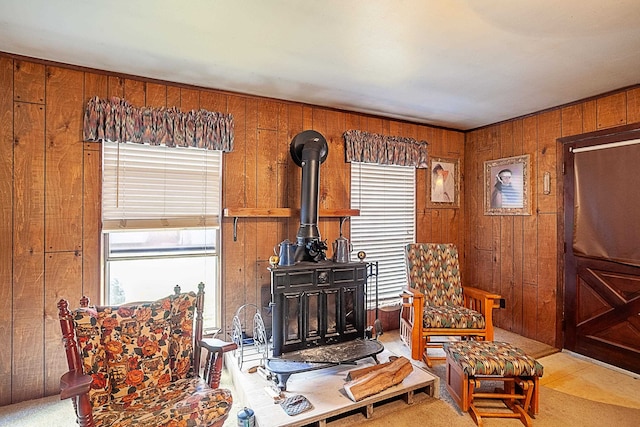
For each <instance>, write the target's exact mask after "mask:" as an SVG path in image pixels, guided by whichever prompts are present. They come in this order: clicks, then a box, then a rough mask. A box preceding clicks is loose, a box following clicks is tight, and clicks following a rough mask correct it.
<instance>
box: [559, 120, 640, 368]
mask: <svg viewBox="0 0 640 427" xmlns="http://www.w3.org/2000/svg"><path fill="white" fill-rule="evenodd" d="M639 131H640V126H638V125H635V126H626V127H624V128H620V129H619V131H618V132H616V131H615V130H607V131H604V132H603V131H600V132H592V133H590V134H585V135H580V136H577V137H571V138H562V139H560V140H559V141H560V142H561V143H563V144H564V146H563V153H564V154H563V156H564V169H565V174H564V180H563V191H564V197H563V202H564V224H563V226H564V242H565V254H564V326H565V328H564V348H566V349H567V350H570V351H574V352H576V353H579V354H583V355H585V356H588V357H591V358H594V359H597V360H601V361H603V362H605V363H608V364H611V365H614V366H618V367H620V368H623V369H626V370H629V371H632V372H636V373H640V266H638V263H637V262H636V263H623V262H620V261H612V260H611V259H606V257H604V256H602V253H598V254H597V255H596V256H592V257H589V256H582V255H583V254H580V255H576V254H575V253H574V251H573V245H572V244H573V242H574V235H573V233H574V230H575V229H576V224H575V223H574V222H575V220H576V214H577V212H576V210H575V204H576V203H575V194H576V189H575V187H576V183H575V174H574V172H575V170H574V154H573V149H575V148H582V147H590V146H594V145H600V144H608V143H613V142H617V141H626V140H631V139H637V138H638V137H639ZM628 172H629V177H630V178H631V182H633V180H637V179H640V178H638V177H639V176H640V168H637V167H634V168H633V170H630V171H628ZM627 182H629V181H627ZM582 184H583V192H584V194H586V195H587V196H589V198H590V200H588V201H587V202H588V203H583V205H591V206H592V207H595V208H597V209H608V207H610V206H607V205H606V204H604V203H599V201H598V200H595V199H591V197H593V196H590V195H591V194H596V193H598V191H595V190H597V189H596V188H594V186H597V185H598V180H597V179H596V180H591V182H590V183H589V185H588V186H587V187H584V183H582ZM585 190H586V191H585ZM591 190H594V191H591ZM628 197H633V196H631V195H629V196H628ZM624 206H626V201H625V200H620V201H616V206H615V207H616V208H618V209H617V210H618V211H621V212H622V214H621V215H619V217H616V218H615V221H616V223H615V226H616V228H617V227H619V226H621V227H623V229H624V227H627V230H629V232H628V234H627V238H631V239H632V240H635V238H633V237H632V236H633V235H637V229H638V227H640V223H638V213H637V211H626V212H625V210H624V208H623V209H620V208H621V207H624ZM584 207H585V206H582V208H584ZM609 211H610V210H609ZM598 212H599V211H595V214H594V216H593V217H594V218H596V219H602V218H601V215H600V214H599V213H598ZM608 231H609V228H607V227H606V226H605V227H604V228H601V229H600V230H599V232H600V234H602V235H603V236H604V238H605V239H607V238H609V237H610V233H608ZM624 237H625V236H623V237H622V238H623V239H624ZM596 238H597V236H596ZM589 243H590V244H591V243H592V244H593V247H596V248H597V247H598V245H599V241H598V240H593V241H592V242H589ZM622 243H624V245H627V246H628V244H629V243H631V244H632V245H633V244H634V242H632V241H628V240H625V241H624V242H622ZM624 245H623V246H624ZM618 247H622V246H615V247H613V248H614V249H616V248H618ZM596 252H597V251H596ZM605 252H606V251H605Z"/></svg>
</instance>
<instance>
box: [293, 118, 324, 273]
mask: <svg viewBox="0 0 640 427" xmlns="http://www.w3.org/2000/svg"><path fill="white" fill-rule="evenodd" d="M290 152H291V157H292V158H293V161H294V162H295V164H296V165H298V166H300V167H301V168H302V184H301V187H300V192H301V193H300V228H299V229H298V234H297V235H296V238H297V247H296V253H295V256H294V260H295V261H296V262H299V261H315V262H317V261H321V260H324V259H325V252H324V251H325V250H326V249H327V245H326V244H325V243H324V242H322V241H321V240H320V231H319V230H318V205H319V197H320V164H322V163H323V162H324V161H325V160H326V158H327V155H328V153H329V147H328V145H327V141H326V139H325V138H324V137H323V136H322V135H321V134H320V133H318V132H316V131H314V130H306V131H303V132H301V133H299V134H298V135H296V136H295V137H294V138H293V140H292V141H291V145H290Z"/></svg>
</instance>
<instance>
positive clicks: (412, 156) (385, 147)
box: [344, 130, 428, 168]
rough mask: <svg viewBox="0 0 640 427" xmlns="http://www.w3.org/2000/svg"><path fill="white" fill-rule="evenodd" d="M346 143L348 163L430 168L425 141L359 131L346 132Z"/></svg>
mask: <svg viewBox="0 0 640 427" xmlns="http://www.w3.org/2000/svg"><path fill="white" fill-rule="evenodd" d="M344 141H345V148H346V157H347V162H362V163H379V164H381V165H399V166H415V167H416V168H426V167H428V166H427V143H426V142H425V141H416V140H415V139H413V138H403V137H400V136H386V135H380V134H377V133H368V132H362V131H359V130H348V131H346V132H345V133H344Z"/></svg>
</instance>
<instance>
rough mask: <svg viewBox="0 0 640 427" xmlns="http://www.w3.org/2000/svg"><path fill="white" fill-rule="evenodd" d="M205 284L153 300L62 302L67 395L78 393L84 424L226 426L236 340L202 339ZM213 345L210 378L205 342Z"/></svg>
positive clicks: (62, 382) (76, 399)
mask: <svg viewBox="0 0 640 427" xmlns="http://www.w3.org/2000/svg"><path fill="white" fill-rule="evenodd" d="M203 303H204V284H203V283H200V285H198V293H197V295H196V293H194V292H189V293H180V287H179V286H176V287H175V294H174V295H171V296H169V297H166V298H163V299H161V300H158V301H153V302H141V303H132V304H126V305H122V306H97V307H96V306H93V307H92V306H89V300H88V298H86V297H83V298H82V300H81V302H80V308H78V309H76V310H73V311H69V307H68V306H69V304H68V302H67V301H66V300H64V299H63V300H60V301H59V303H58V309H59V313H58V314H59V318H60V326H61V328H62V338H63V342H64V346H65V351H66V355H67V363H68V365H69V372H67V373H66V374H64V375H63V376H62V378H61V379H60V398H61V399H67V398H71V399H72V401H73V406H74V409H75V411H76V415H77V423H78V425H80V426H81V427H93V426H96V427H101V426H103V427H106V426H114V427H117V426H132V425H138V426H143V425H144V426H174V425H176V426H177V425H189V426H222V424H223V423H224V421H225V419H226V418H227V416H228V415H229V410H230V409H231V404H232V396H231V393H230V391H229V390H225V389H220V388H218V387H219V383H220V376H221V371H222V358H223V353H224V352H226V351H229V350H233V349H235V344H233V343H226V342H223V341H220V340H213V339H205V340H203V339H202V310H203ZM203 348H204V349H206V350H207V351H208V354H207V358H206V363H205V369H204V371H205V378H204V379H203V378H201V377H200V376H199V373H200V357H201V349H203Z"/></svg>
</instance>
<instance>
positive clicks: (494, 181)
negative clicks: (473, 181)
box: [484, 154, 531, 215]
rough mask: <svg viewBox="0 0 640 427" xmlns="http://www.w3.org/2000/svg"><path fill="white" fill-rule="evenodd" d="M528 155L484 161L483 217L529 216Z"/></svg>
mask: <svg viewBox="0 0 640 427" xmlns="http://www.w3.org/2000/svg"><path fill="white" fill-rule="evenodd" d="M529 170H530V165H529V155H528V154H526V155H523V156H515V157H507V158H504V159H497V160H488V161H486V162H484V182H485V189H484V214H485V215H531V190H530V189H529V185H530V184H529Z"/></svg>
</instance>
